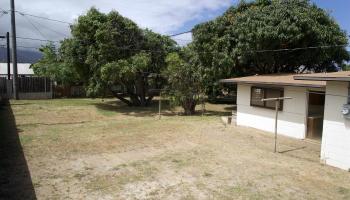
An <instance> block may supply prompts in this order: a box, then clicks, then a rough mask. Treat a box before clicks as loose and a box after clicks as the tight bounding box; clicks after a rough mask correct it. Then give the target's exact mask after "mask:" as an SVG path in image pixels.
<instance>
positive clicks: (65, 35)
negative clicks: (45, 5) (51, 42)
mask: <svg viewBox="0 0 350 200" xmlns="http://www.w3.org/2000/svg"><path fill="white" fill-rule="evenodd" d="M35 23H37V24H38V25H39V26H41V27H43V28H45V29H47V30H50V31H52V32H54V33H56V34H57V35H60V36H63V37H69V36H68V35H67V34H64V33H62V32H59V31H56V30H54V29H52V28H49V27H47V26H45V25H43V24H41V23H39V22H37V21H35Z"/></svg>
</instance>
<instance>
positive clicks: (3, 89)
mask: <svg viewBox="0 0 350 200" xmlns="http://www.w3.org/2000/svg"><path fill="white" fill-rule="evenodd" d="M6 93H7V78H5V77H0V94H6Z"/></svg>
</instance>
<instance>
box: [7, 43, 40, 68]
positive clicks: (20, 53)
mask: <svg viewBox="0 0 350 200" xmlns="http://www.w3.org/2000/svg"><path fill="white" fill-rule="evenodd" d="M40 58H42V53H40V52H38V51H29V50H21V49H18V50H17V62H18V63H32V64H33V63H35V62H37V61H38V60H39V59H40ZM4 62H7V54H6V48H3V47H0V63H4Z"/></svg>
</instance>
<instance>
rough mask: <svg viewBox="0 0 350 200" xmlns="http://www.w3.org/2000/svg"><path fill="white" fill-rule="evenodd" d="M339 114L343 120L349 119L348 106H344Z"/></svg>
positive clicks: (349, 111) (349, 108)
mask: <svg viewBox="0 0 350 200" xmlns="http://www.w3.org/2000/svg"><path fill="white" fill-rule="evenodd" d="M341 112H342V114H343V115H344V117H345V118H348V119H350V104H345V105H344V106H343V109H342V111H341Z"/></svg>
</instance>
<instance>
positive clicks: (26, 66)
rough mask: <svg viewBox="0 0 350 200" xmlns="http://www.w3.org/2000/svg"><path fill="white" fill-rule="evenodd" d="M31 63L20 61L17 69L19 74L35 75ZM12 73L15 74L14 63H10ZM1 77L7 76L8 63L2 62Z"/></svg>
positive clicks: (0, 65) (25, 75)
mask: <svg viewBox="0 0 350 200" xmlns="http://www.w3.org/2000/svg"><path fill="white" fill-rule="evenodd" d="M30 65H31V64H30V63H18V64H17V71H18V76H21V77H29V76H34V71H33V69H31V68H30ZM10 74H11V76H12V74H13V67H12V63H11V64H10ZM0 77H7V63H0Z"/></svg>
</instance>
